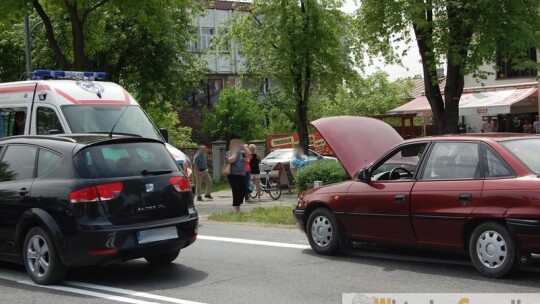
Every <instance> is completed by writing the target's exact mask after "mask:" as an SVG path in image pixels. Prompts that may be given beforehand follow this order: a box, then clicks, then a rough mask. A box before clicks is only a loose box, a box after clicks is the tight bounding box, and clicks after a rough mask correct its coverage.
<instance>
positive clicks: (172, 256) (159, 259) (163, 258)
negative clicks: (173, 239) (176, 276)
mask: <svg viewBox="0 0 540 304" xmlns="http://www.w3.org/2000/svg"><path fill="white" fill-rule="evenodd" d="M179 254H180V249H178V250H174V251H171V252H167V253H164V254H160V255H152V256H146V257H144V259H145V260H146V261H147V262H148V263H150V264H151V265H156V266H160V265H167V264H170V263H172V262H173V261H174V260H176V258H177V257H178V255H179Z"/></svg>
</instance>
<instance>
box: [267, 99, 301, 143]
mask: <svg viewBox="0 0 540 304" xmlns="http://www.w3.org/2000/svg"><path fill="white" fill-rule="evenodd" d="M261 106H262V108H263V109H264V111H265V112H264V113H265V115H266V120H265V130H266V135H269V134H285V133H294V132H295V126H294V120H295V117H296V112H295V107H294V101H292V100H291V99H290V98H289V97H287V95H285V94H284V93H282V92H281V91H279V90H274V91H272V92H271V93H270V94H268V95H267V96H265V98H264V99H263V100H262V102H261Z"/></svg>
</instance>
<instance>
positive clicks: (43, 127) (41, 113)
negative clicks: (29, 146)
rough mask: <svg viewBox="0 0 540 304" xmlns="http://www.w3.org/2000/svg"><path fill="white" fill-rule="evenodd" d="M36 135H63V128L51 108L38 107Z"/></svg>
mask: <svg viewBox="0 0 540 304" xmlns="http://www.w3.org/2000/svg"><path fill="white" fill-rule="evenodd" d="M36 128H37V131H36V132H37V135H50V134H63V133H64V128H62V123H60V119H58V115H56V111H55V110H54V109H52V108H46V107H38V108H37V111H36Z"/></svg>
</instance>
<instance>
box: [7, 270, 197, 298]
mask: <svg viewBox="0 0 540 304" xmlns="http://www.w3.org/2000/svg"><path fill="white" fill-rule="evenodd" d="M0 279H3V280H6V281H12V282H16V283H18V284H23V285H29V286H33V287H36V288H43V289H50V290H57V291H63V292H67V293H74V294H80V295H85V296H89V297H94V298H100V299H106V300H111V301H116V302H123V303H130V304H159V303H162V302H169V303H176V304H204V303H201V302H193V301H188V300H182V299H176V298H171V297H165V296H160V295H154V294H151V293H146V292H138V291H135V290H128V289H122V288H115V287H108V286H102V285H95V284H90V283H83V282H73V281H65V282H63V284H66V285H70V286H73V287H70V286H62V285H48V286H43V285H37V284H36V283H34V282H32V281H31V280H29V279H28V275H27V274H26V273H25V272H20V271H13V270H7V269H4V270H2V271H1V272H0ZM76 287H81V288H76ZM83 288H86V289H83ZM88 289H93V290H94V291H93V290H88ZM99 291H104V292H109V293H116V294H121V295H126V296H129V297H126V296H119V295H114V294H109V293H103V292H99ZM130 297H131V298H130ZM136 298H144V299H149V300H150V301H152V300H153V301H158V302H153V301H152V302H150V301H146V300H140V299H136Z"/></svg>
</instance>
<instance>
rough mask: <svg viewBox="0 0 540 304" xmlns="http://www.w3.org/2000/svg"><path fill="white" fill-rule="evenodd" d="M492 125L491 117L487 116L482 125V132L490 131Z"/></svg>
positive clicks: (491, 130)
mask: <svg viewBox="0 0 540 304" xmlns="http://www.w3.org/2000/svg"><path fill="white" fill-rule="evenodd" d="M493 126H494V125H493V120H492V119H491V117H488V118H487V121H486V122H485V123H484V124H483V125H482V133H492V132H493Z"/></svg>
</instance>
